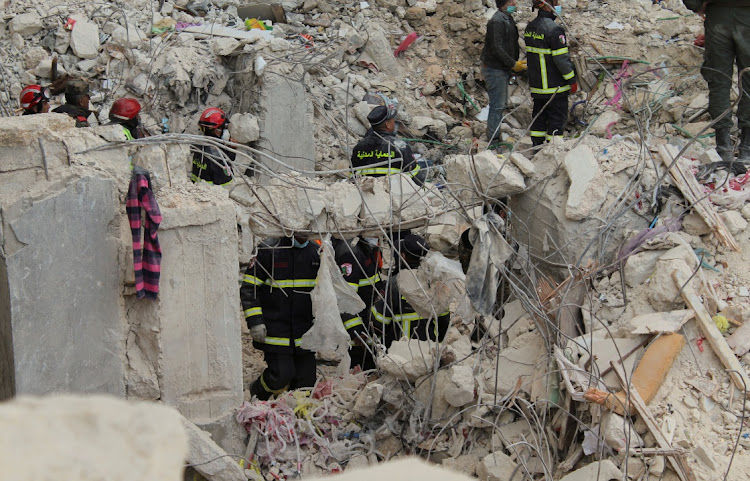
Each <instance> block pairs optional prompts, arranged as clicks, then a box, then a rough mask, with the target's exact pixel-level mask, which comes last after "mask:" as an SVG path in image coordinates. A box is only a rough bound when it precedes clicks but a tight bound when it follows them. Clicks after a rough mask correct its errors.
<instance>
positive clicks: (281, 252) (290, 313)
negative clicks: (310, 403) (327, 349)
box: [240, 236, 320, 400]
mask: <svg viewBox="0 0 750 481" xmlns="http://www.w3.org/2000/svg"><path fill="white" fill-rule="evenodd" d="M319 267H320V256H319V254H318V245H317V244H315V243H313V242H309V241H308V240H306V239H304V238H301V237H299V236H295V237H285V238H282V239H274V240H268V241H266V242H264V243H263V245H261V247H260V248H259V249H258V255H257V256H256V257H255V259H253V261H252V262H251V263H250V265H249V266H248V268H247V271H246V272H245V277H244V279H243V282H242V287H241V288H240V299H241V301H242V309H243V310H244V313H245V321H246V322H247V327H248V328H249V329H250V335H251V336H252V338H253V346H254V347H255V348H256V349H260V350H262V351H263V354H264V358H265V361H266V364H267V365H268V367H267V368H266V369H265V370H264V371H263V373H262V374H261V375H260V377H259V378H258V379H257V380H256V381H255V382H253V383H252V385H251V386H250V392H251V393H252V394H253V395H255V396H257V397H258V399H261V400H267V399H269V398H270V397H271V396H272V395H275V394H279V393H281V392H283V391H285V390H286V389H297V388H302V387H312V386H314V385H315V379H316V372H315V353H314V352H312V351H308V350H305V349H302V348H300V345H301V343H302V335H303V334H304V333H305V332H307V330H308V329H310V328H311V327H312V325H313V313H312V300H311V298H310V292H311V291H312V290H313V288H314V287H315V279H316V277H317V275H318V268H319Z"/></svg>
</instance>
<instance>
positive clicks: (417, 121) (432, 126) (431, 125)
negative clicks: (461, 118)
mask: <svg viewBox="0 0 750 481" xmlns="http://www.w3.org/2000/svg"><path fill="white" fill-rule="evenodd" d="M409 127H410V128H412V129H413V130H414V132H416V133H417V134H419V135H420V136H422V135H425V134H426V133H427V132H428V131H430V132H432V133H433V134H434V135H435V136H436V137H437V138H439V139H442V138H443V137H445V136H446V135H447V134H448V126H447V125H446V124H445V122H443V121H442V120H440V119H436V118H433V117H426V116H420V115H415V116H414V117H412V118H411V123H410V124H409Z"/></svg>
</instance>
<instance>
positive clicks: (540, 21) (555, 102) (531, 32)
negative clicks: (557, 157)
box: [523, 0, 578, 146]
mask: <svg viewBox="0 0 750 481" xmlns="http://www.w3.org/2000/svg"><path fill="white" fill-rule="evenodd" d="M533 2H534V3H533V8H538V9H539V14H538V15H537V17H536V18H535V19H534V20H532V21H531V22H529V24H528V25H527V26H526V31H525V32H524V34H523V39H524V42H525V43H526V54H527V56H526V59H527V65H528V73H529V87H530V88H531V97H532V99H533V100H534V108H533V111H532V114H531V117H532V119H534V120H533V121H532V124H531V132H530V135H531V142H532V143H533V144H534V146H538V145H541V144H543V143H544V142H545V141H550V140H552V138H553V137H562V135H563V129H564V127H565V122H566V121H567V120H568V94H570V93H575V92H576V91H577V90H578V84H577V83H576V73H575V69H574V68H573V62H571V60H570V54H569V53H568V40H567V38H566V36H565V30H563V28H562V27H561V26H560V25H558V24H557V23H555V17H556V16H558V15H560V12H561V8H562V7H560V5H559V4H560V0H533ZM553 7H554V8H553Z"/></svg>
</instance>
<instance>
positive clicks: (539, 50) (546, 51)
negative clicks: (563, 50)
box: [526, 47, 552, 55]
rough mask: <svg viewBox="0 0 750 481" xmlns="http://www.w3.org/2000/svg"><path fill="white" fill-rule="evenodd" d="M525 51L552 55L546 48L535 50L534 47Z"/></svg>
mask: <svg viewBox="0 0 750 481" xmlns="http://www.w3.org/2000/svg"><path fill="white" fill-rule="evenodd" d="M526 51H527V52H529V53H538V54H539V55H545V54H546V55H549V54H551V53H552V50H550V49H548V48H536V47H526Z"/></svg>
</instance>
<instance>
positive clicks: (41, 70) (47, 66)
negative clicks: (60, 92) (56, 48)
mask: <svg viewBox="0 0 750 481" xmlns="http://www.w3.org/2000/svg"><path fill="white" fill-rule="evenodd" d="M57 73H58V74H61V75H62V74H65V73H67V71H66V70H65V67H63V66H62V65H61V64H60V63H58V64H57ZM34 75H36V76H37V77H41V78H52V59H51V58H45V59H42V60H41V61H40V62H39V65H37V66H36V68H35V69H34Z"/></svg>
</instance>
